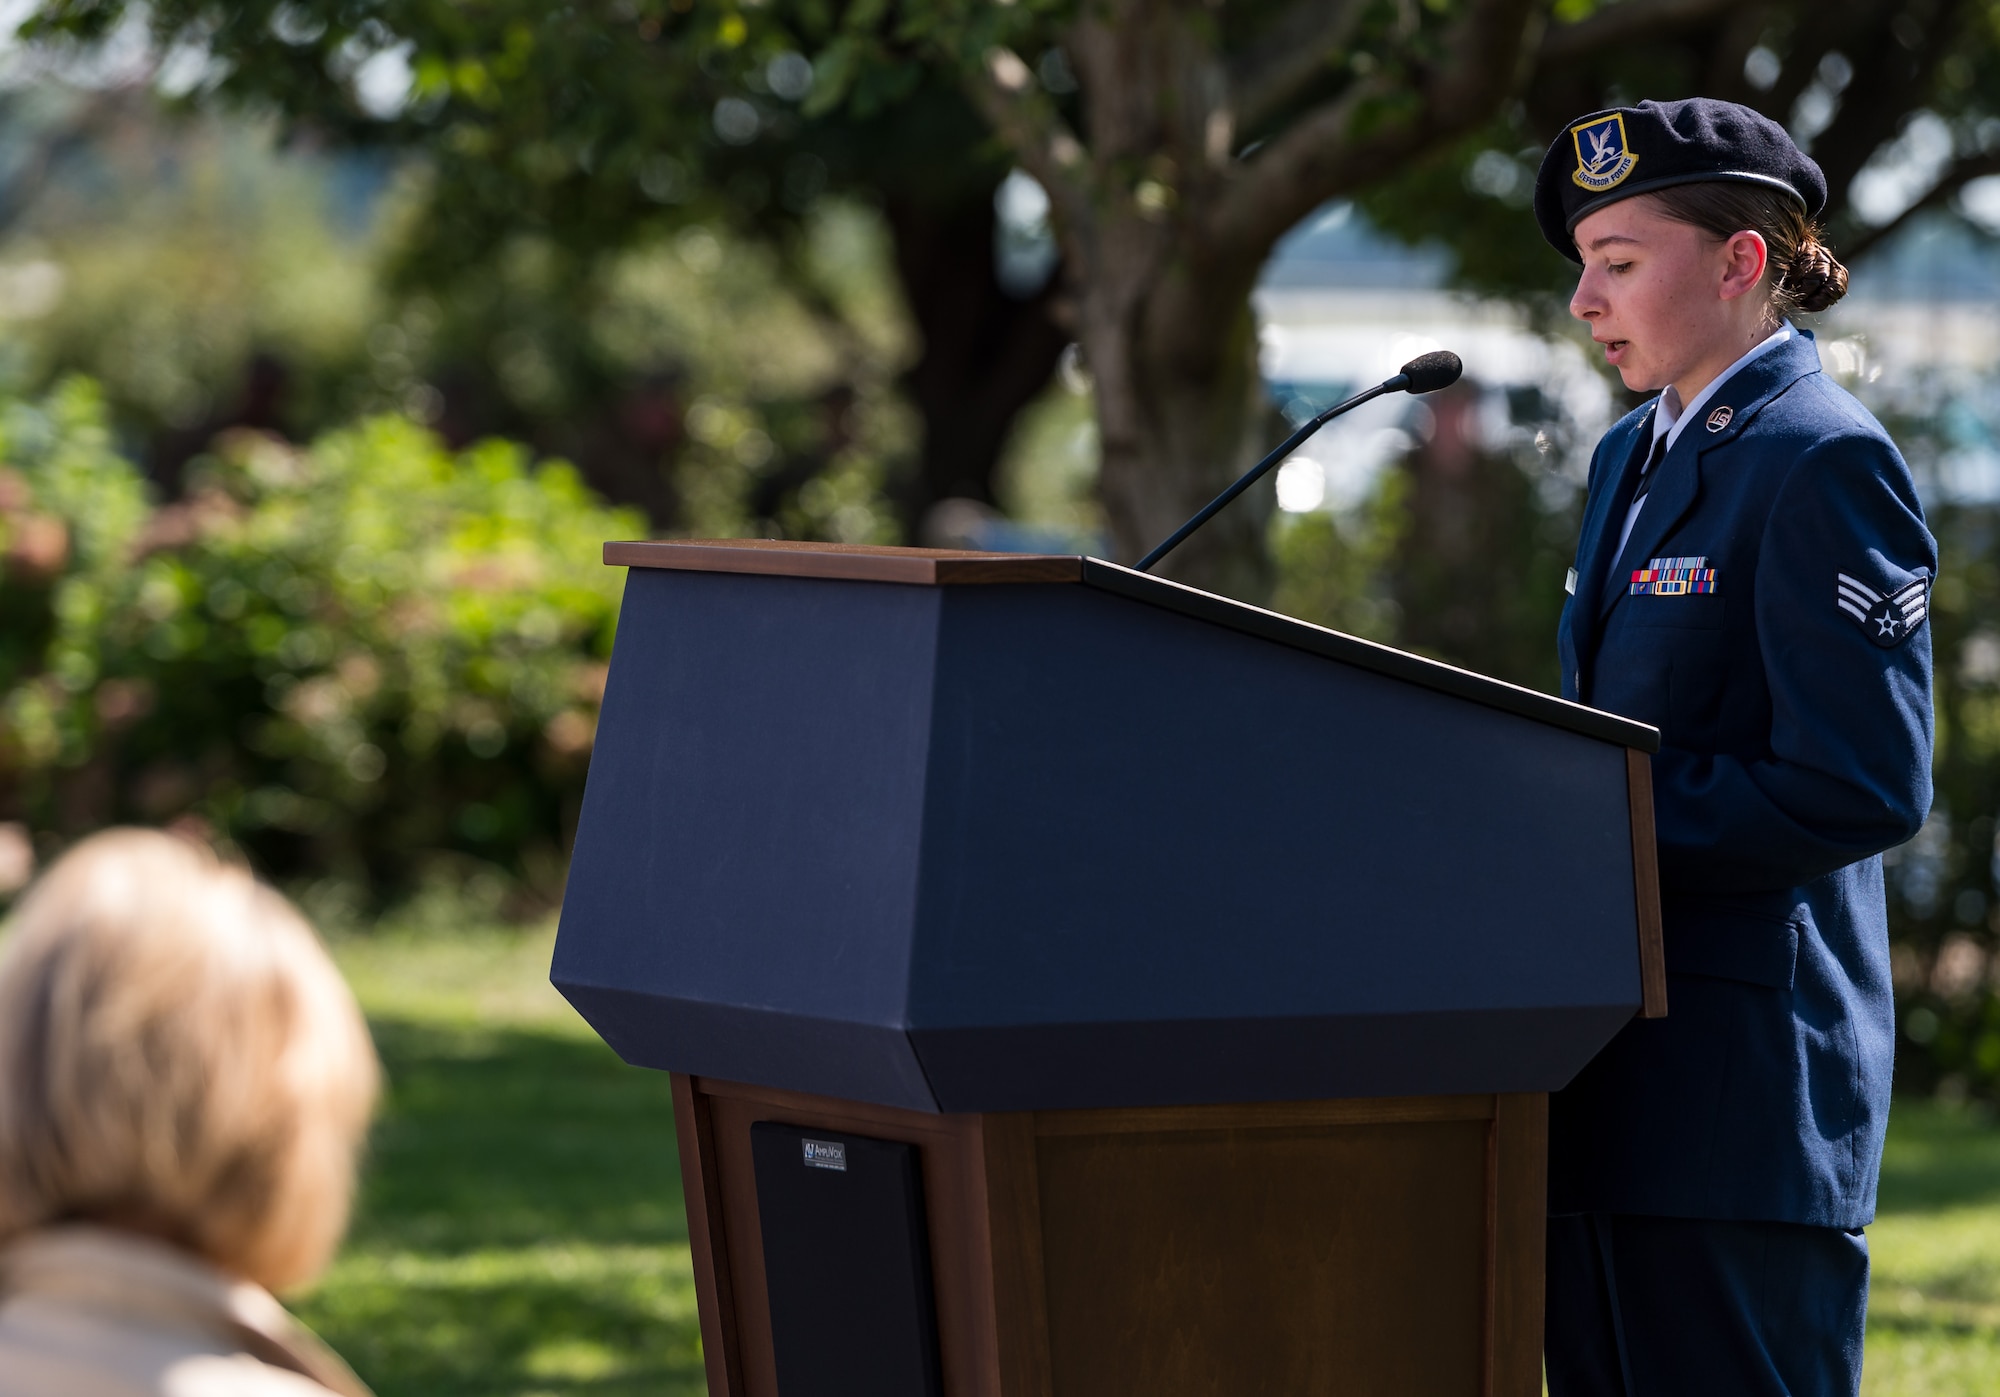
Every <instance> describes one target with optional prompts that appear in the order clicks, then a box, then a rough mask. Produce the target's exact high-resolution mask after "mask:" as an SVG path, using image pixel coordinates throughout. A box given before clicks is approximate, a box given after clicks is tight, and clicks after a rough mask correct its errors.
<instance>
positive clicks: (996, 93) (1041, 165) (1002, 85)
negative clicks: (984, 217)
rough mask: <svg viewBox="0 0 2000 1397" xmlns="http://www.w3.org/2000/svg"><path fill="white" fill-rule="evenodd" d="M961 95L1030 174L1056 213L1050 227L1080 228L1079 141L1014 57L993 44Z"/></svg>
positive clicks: (1086, 197) (1084, 200)
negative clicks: (1045, 194)
mask: <svg viewBox="0 0 2000 1397" xmlns="http://www.w3.org/2000/svg"><path fill="white" fill-rule="evenodd" d="M966 93H967V95H968V96H970V97H971V99H972V104H973V106H975V107H976V108H978V110H979V112H980V114H981V115H982V116H984V117H985V118H986V120H987V122H988V124H990V125H991V126H992V128H993V131H994V134H995V135H997V136H999V137H1000V140H1001V142H1002V143H1003V144H1004V145H1005V146H1006V147H1007V149H1008V150H1009V151H1010V152H1011V153H1012V154H1013V156H1014V158H1015V159H1016V160H1018V161H1020V162H1021V168H1022V169H1024V170H1026V171H1027V172H1028V173H1029V174H1031V175H1033V176H1034V177H1035V179H1036V181H1037V182H1039V183H1040V184H1041V186H1042V188H1043V189H1045V190H1047V191H1048V195H1049V201H1050V202H1051V203H1052V204H1053V205H1054V206H1055V208H1056V211H1057V214H1058V217H1057V219H1056V227H1057V228H1058V229H1061V228H1063V227H1065V226H1068V227H1070V228H1074V229H1081V228H1082V227H1083V226H1084V225H1085V224H1086V223H1087V222H1088V221H1089V219H1090V215H1091V200H1090V178H1089V174H1088V169H1089V167H1088V162H1087V157H1086V156H1085V153H1084V149H1083V143H1082V142H1081V141H1079V140H1077V138H1076V133H1075V132H1074V131H1072V130H1070V127H1069V123H1068V122H1066V121H1064V120H1063V118H1062V113H1060V112H1058V111H1057V110H1056V105H1055V103H1054V102H1052V101H1050V100H1049V98H1048V95H1047V94H1046V93H1044V92H1042V91H1041V90H1040V89H1039V88H1038V87H1037V86H1036V84H1035V77H1034V74H1033V73H1031V72H1030V71H1029V70H1028V65H1027V64H1026V63H1024V62H1022V61H1021V58H1020V55H1018V54H1016V53H1015V52H1013V51H1012V50H1011V49H1003V48H996V49H991V50H989V51H988V52H987V55H986V60H985V61H984V62H983V63H981V64H980V65H979V66H978V68H976V69H974V70H972V71H971V72H969V73H968V74H967V75H966Z"/></svg>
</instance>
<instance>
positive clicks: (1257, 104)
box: [1228, 0, 1367, 131]
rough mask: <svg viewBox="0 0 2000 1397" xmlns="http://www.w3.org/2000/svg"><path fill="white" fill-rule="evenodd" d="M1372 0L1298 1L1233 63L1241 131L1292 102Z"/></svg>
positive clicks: (1233, 91) (1231, 86)
mask: <svg viewBox="0 0 2000 1397" xmlns="http://www.w3.org/2000/svg"><path fill="white" fill-rule="evenodd" d="M1366 8H1367V0H1298V3H1296V4H1294V5H1293V6H1292V8H1291V9H1289V10H1287V11H1285V13H1284V14H1282V15H1280V16H1278V19H1277V21H1276V22H1275V23H1274V24H1272V25H1271V27H1270V28H1269V29H1267V30H1266V31H1265V32H1264V33H1263V34H1262V35H1261V36H1260V37H1259V38H1258V39H1257V40H1256V42H1255V43H1253V44H1251V45H1250V46H1249V47H1248V48H1246V49H1245V50H1244V51H1243V52H1242V53H1240V54H1238V55H1237V56H1236V57H1235V58H1234V59H1232V60H1231V61H1230V62H1229V65H1228V79H1229V99H1230V101H1231V103H1232V104H1233V105H1234V106H1235V108H1236V129H1237V130H1238V131H1247V130H1249V129H1251V128H1252V127H1254V126H1256V125H1257V124H1258V123H1259V122H1261V121H1262V120H1263V119H1264V118H1265V117H1267V116H1269V115H1271V113H1272V112H1274V111H1276V110H1278V108H1280V107H1282V106H1284V105H1285V103H1287V102H1289V101H1291V99H1292V98H1293V97H1295V96H1297V95H1298V93H1299V91H1300V90H1301V89H1302V88H1304V87H1305V86H1306V85H1307V84H1309V83H1310V82H1311V81H1312V80H1313V79H1314V78H1315V77H1318V76H1319V75H1321V74H1322V73H1324V72H1325V71H1326V62H1327V59H1328V58H1329V57H1331V56H1332V55H1333V54H1334V53H1335V52H1336V51H1338V50H1339V49H1340V48H1341V47H1342V46H1343V45H1345V44H1346V42H1347V40H1348V38H1349V37H1350V36H1351V35H1352V34H1353V33H1354V26H1355V25H1356V24H1358V23H1360V20H1361V16H1362V13H1363V12H1364V11H1365V10H1366Z"/></svg>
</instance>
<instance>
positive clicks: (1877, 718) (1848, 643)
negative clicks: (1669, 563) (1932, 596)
mask: <svg viewBox="0 0 2000 1397" xmlns="http://www.w3.org/2000/svg"><path fill="white" fill-rule="evenodd" d="M1841 574H1847V575H1848V576H1851V577H1857V578H1860V579H1862V580H1863V581H1865V582H1866V583H1867V584H1868V585H1869V586H1871V587H1872V588H1873V589H1874V590H1875V591H1877V592H1880V593H1881V594H1883V595H1885V596H1887V595H1890V594H1892V593H1893V592H1895V591H1897V590H1899V589H1901V588H1903V587H1905V586H1907V585H1908V584H1909V583H1911V582H1913V581H1916V580H1918V579H1920V578H1921V579H1925V580H1932V579H1935V578H1936V576H1937V546H1936V543H1935V541H1934V540H1933V539H1932V537H1931V535H1930V532H1929V530H1928V529H1927V528H1926V527H1925V525H1924V520H1923V514H1922V510H1921V507H1920V506H1919V504H1918V502H1917V498H1916V491H1915V488H1914V485H1913V483H1912V481H1911V479H1910V474H1909V470H1908V468H1907V467H1906V466H1905V465H1904V464H1903V462H1902V460H1901V458H1900V457H1898V456H1897V454H1896V452H1895V449H1894V448H1893V447H1891V446H1890V445H1889V444H1888V443H1887V442H1886V441H1883V440H1881V439H1879V438H1876V437H1873V436H1866V435H1860V434H1854V435H1842V436H1836V437H1832V438H1829V439H1826V440H1822V441H1821V442H1819V443H1817V444H1816V445H1814V446H1812V447H1811V448H1809V449H1808V450H1807V451H1805V452H1804V453H1802V454H1801V455H1800V457H1799V459H1798V460H1797V462H1796V463H1795V464H1794V466H1793V467H1792V469H1791V471H1790V472H1789V474H1788V476H1787V477H1786V479H1785V481H1784V482H1783V484H1782V485H1781V486H1780V488H1779V490H1778V493H1777V496H1776V499H1775V502H1774V504H1773V508H1772V510H1771V514H1770V519H1769V522H1768V524H1767V525H1766V528H1765V533H1764V537H1763V540H1762V544H1761V547H1760V550H1759V556H1758V563H1757V573H1756V591H1755V612H1754V614H1755V621H1756V630H1757V639H1758V645H1759V650H1760V651H1761V658H1762V663H1763V666H1764V674H1765V681H1766V685H1767V687H1768V690H1769V693H1770V703H1771V715H1770V741H1769V747H1768V750H1767V751H1764V752H1761V753H1750V754H1734V755H1717V754H1712V753H1697V752H1692V751H1687V750H1684V749H1678V748H1675V747H1672V746H1667V747H1664V748H1663V749H1662V750H1661V751H1660V752H1659V754H1658V755H1657V756H1656V757H1655V758H1654V759H1653V789H1654V804H1655V816H1656V820H1657V824H1658V832H1659V850H1660V872H1661V880H1662V884H1663V886H1664V888H1665V889H1666V890H1668V891H1670V892H1681V893H1702V892H1711V893H1735V892H1749V891H1756V890H1763V889H1770V888H1781V887H1795V886H1797V885H1799V884H1801V883H1804V882H1806V881H1808V880H1810V879H1813V878H1816V877H1819V876H1821V875H1823V874H1826V873H1829V872H1831V871H1833V870H1834V869H1836V868H1839V867H1841V866H1843V865H1845V864H1848V863H1852V862H1854V861H1855V860H1857V859H1863V858H1867V857H1869V856H1871V855H1873V854H1876V853H1879V852H1881V851H1882V850H1884V849H1886V848H1889V847H1890V846H1892V845H1895V844H1899V843H1901V842H1903V841H1904V840H1906V839H1908V838H1910V837H1911V836H1912V835H1913V834H1915V833H1916V831H1917V829H1918V827H1919V826H1920V825H1921V824H1922V823H1923V820H1924V817H1925V815H1926V814H1927V813H1928V812H1929V810H1930V802H1931V776H1930V770H1931V740H1932V720H1931V634H1930V624H1929V621H1928V617H1926V619H1925V620H1924V621H1923V622H1921V623H1920V624H1919V625H1917V626H1916V627H1915V628H1914V629H1913V630H1912V632H1911V633H1910V634H1909V635H1908V636H1907V638H1905V639H1904V640H1902V641H1901V642H1900V643H1898V644H1896V645H1894V646H1891V647H1888V648H1884V647H1881V646H1878V645H1877V644H1875V643H1874V642H1873V641H1872V640H1871V639H1870V638H1869V636H1868V634H1867V633H1866V631H1864V629H1863V627H1862V625H1861V624H1859V623H1858V622H1857V621H1856V620H1855V618H1854V617H1853V616H1852V615H1851V614H1850V613H1848V612H1846V611H1843V610H1842V609H1841V608H1840V607H1839V605H1838V591H1837V582H1838V579H1839V577H1840V575H1841Z"/></svg>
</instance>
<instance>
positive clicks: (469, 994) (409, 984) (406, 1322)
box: [294, 931, 703, 1397]
mask: <svg viewBox="0 0 2000 1397" xmlns="http://www.w3.org/2000/svg"><path fill="white" fill-rule="evenodd" d="M549 946H550V940H549V934H548V932H546V931H541V932H534V933H506V932H485V931H481V932H471V933H466V934H463V935H454V936H439V935H435V934H427V935H399V934H395V933H391V934H389V935H386V936H383V937H379V938H372V939H353V940H348V941H345V942H342V943H341V944H339V945H337V946H336V948H335V949H336V955H337V956H338V958H339V960H340V962H341V965H342V968H343V969H344V970H345V971H346V972H347V974H348V977H349V980H350V982H351V983H352V984H353V985H354V987H355V991H356V993H357V994H358V995H359V996H360V998H361V1000H362V1003H363V1006H364V1008H366V1009H367V1011H368V1014H369V1018H370V1022H371V1024H372V1026H373V1028H374V1030H375V1038H376V1043H377V1045H378V1047H379V1048H380V1050H381V1053H382V1059H383V1063H384V1065H385V1066H386V1068H387V1070H388V1078H389V1084H388V1093H387V1096H386V1099H385V1102H384V1109H383V1113H382V1117H381V1120H380V1122H379V1124H378V1125H377V1128H376V1131H375V1134H374V1137H373V1140H372V1143H371V1152H370V1159H369V1163H368V1171H367V1176H366V1181H365V1184H364V1187H363V1191H362V1197H361V1202H360V1207H359V1209H358V1212H357V1215H356V1218H355V1225H354V1229H353V1231H352V1233H351V1235H350V1239H349V1242H348V1244H347V1247H346V1248H345V1250H344V1251H343V1252H342V1254H341V1257H340V1260H339V1261H338V1262H337V1263H336V1264H335V1266H334V1268H333V1270H332V1271H331V1272H330V1273H329V1274H328V1275H327V1277H326V1279H325V1280H324V1281H323V1282H321V1284H320V1285H319V1286H318V1287H317V1288H316V1289H315V1290H314V1291H312V1292H311V1293H310V1294H307V1295H304V1296H300V1297H294V1302H295V1305H296V1308H297V1309H298V1311H299V1313H300V1315H301V1317H302V1318H304V1319H305V1320H306V1322H307V1323H309V1324H311V1325H312V1326H313V1327H314V1328H315V1329H317V1330H318V1331H319V1332H320V1333H321V1335H322V1336H324V1337H325V1338H326V1339H327V1340H328V1342H330V1343H331V1344H332V1345H333V1346H334V1347H335V1348H336V1349H338V1350H339V1351H340V1353H341V1354H342V1355H343V1356H344V1357H345V1358H346V1359H347V1360H348V1361H349V1362H350V1363H352V1364H353V1365H354V1367H355V1369H356V1370H357V1371H358V1372H359V1373H360V1374H361V1376H362V1377H363V1378H364V1379H366V1380H367V1381H368V1382H369V1383H370V1384H371V1385H372V1386H373V1387H374V1388H375V1390H376V1391H377V1393H379V1394H381V1397H402V1394H409V1397H416V1394H420V1393H421V1394H455V1393H482V1394H484V1393H493V1394H524V1395H525V1394H535V1393H547V1394H579V1395H580V1394H590V1397H600V1395H601V1397H622V1394H627V1393H631V1394H637V1393H648V1394H667V1395H668V1397H672V1394H694V1393H699V1392H701V1391H703V1382H702V1376H701V1357H700V1348H699V1343H698V1339H697V1334H698V1329H697V1324H696V1319H695V1302H694V1282H693V1279H692V1273H691V1270H690V1266H689V1257H688V1247H687V1225H686V1221H685V1218H684V1217H683V1214H682V1209H681V1192H680V1175H679V1172H678V1169H677V1165H676V1160H675V1154H674V1143H673V1120H672V1116H671V1111H670V1104H669V1093H668V1090H667V1079H666V1078H665V1077H664V1076H663V1075H661V1074H659V1073H653V1072H641V1071H635V1070H633V1069H631V1068H627V1067H625V1066H624V1065H623V1064H621V1063H620V1062H619V1061H618V1060H617V1058H615V1057H614V1056H613V1055H612V1054H611V1051H610V1050H609V1049H607V1048H605V1047H604V1046H603V1045H602V1044H600V1043H599V1042H598V1041H597V1039H596V1038H595V1036H594V1035H592V1034H591V1032H590V1030H589V1029H588V1027H586V1026H585V1025H584V1024H583V1022H582V1021H581V1020H580V1019H578V1018H577V1017H576V1015H575V1014H574V1013H573V1012H572V1011H571V1010H570V1009H569V1007H568V1006H567V1005H566V1004H565V1003H564V1002H563V1001H562V998H561V997H560V996H559V995H557V994H556V993H555V991H554V990H552V989H550V988H549V986H548V981H547V975H548V961H549Z"/></svg>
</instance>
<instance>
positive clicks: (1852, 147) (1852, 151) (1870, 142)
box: [1812, 0, 1968, 208]
mask: <svg viewBox="0 0 2000 1397" xmlns="http://www.w3.org/2000/svg"><path fill="white" fill-rule="evenodd" d="M1967 8H1968V6H1967V5H1966V3H1965V0H1943V2H1942V3H1941V4H1939V5H1938V6H1937V8H1936V9H1935V10H1934V11H1933V12H1932V13H1931V14H1930V15H1928V16H1926V18H1927V19H1928V21H1929V22H1928V23H1927V24H1926V25H1925V26H1924V35H1923V39H1922V41H1921V42H1920V43H1919V44H1918V46H1917V47H1916V49H1914V50H1911V49H1907V48H1905V47H1903V45H1902V44H1901V43H1899V42H1897V40H1896V36H1895V31H1894V29H1893V28H1892V27H1891V21H1892V19H1893V18H1894V17H1895V14H1896V12H1895V11H1894V10H1885V11H1884V12H1882V13H1880V14H1878V15H1877V16H1876V23H1875V25H1874V26H1873V28H1872V29H1870V30H1867V31H1864V32H1862V33H1861V34H1860V35H1859V36H1858V42H1856V43H1855V44H1854V45H1853V46H1852V48H1851V49H1849V50H1848V52H1849V53H1851V54H1852V60H1851V61H1852V62H1853V65H1854V76H1853V78H1852V79H1851V80H1850V81H1849V83H1848V85H1847V88H1846V90H1845V91H1843V92H1842V93H1841V94H1840V105H1839V107H1838V108H1837V109H1836V110H1835V112H1834V116H1833V120H1832V122H1830V123H1829V124H1828V126H1827V128H1826V129H1825V130H1824V131H1822V132H1820V133H1819V135H1818V136H1817V137H1815V138H1814V140H1813V146H1812V154H1813V159H1814V160H1816V161H1818V162H1819V166H1820V169H1821V170H1823V171H1824V172H1825V174H1826V186H1827V193H1828V196H1829V197H1828V207H1829V208H1838V207H1840V206H1842V205H1844V204H1845V203H1846V201H1847V191H1848V188H1849V186H1850V185H1852V184H1853V182H1854V177H1855V175H1857V174H1859V173H1860V172H1861V168H1862V166H1864V165H1866V164H1867V163H1868V161H1869V160H1870V159H1871V158H1872V157H1873V156H1874V154H1875V152H1876V151H1877V150H1878V149H1880V148H1881V146H1882V145H1883V143H1884V142H1886V141H1889V140H1891V139H1893V138H1894V137H1895V135H1896V133H1897V131H1898V129H1899V128H1900V127H1901V126H1902V124H1903V121H1904V118H1906V117H1907V116H1908V115H1909V114H1910V112H1911V111H1912V110H1913V109H1914V108H1916V107H1919V106H1921V105H1922V104H1923V101H1924V98H1925V97H1926V96H1927V95H1928V94H1929V93H1930V92H1931V91H1932V89H1933V87H1934V85H1935V84H1934V82H1933V78H1934V76H1935V74H1936V72H1937V68H1938V65H1939V64H1940V63H1942V62H1943V61H1944V59H1945V56H1946V55H1947V54H1949V53H1950V52H1951V51H1952V50H1953V49H1955V48H1959V47H1961V46H1962V45H1963V43H1964V40H1965V19H1966V10H1967Z"/></svg>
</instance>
